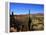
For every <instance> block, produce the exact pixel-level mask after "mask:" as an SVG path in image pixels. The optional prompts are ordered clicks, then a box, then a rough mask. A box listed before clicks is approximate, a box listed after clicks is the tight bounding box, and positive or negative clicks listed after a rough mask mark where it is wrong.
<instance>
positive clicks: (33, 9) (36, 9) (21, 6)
mask: <svg viewBox="0 0 46 35" xmlns="http://www.w3.org/2000/svg"><path fill="white" fill-rule="evenodd" d="M29 10H30V14H37V13H44V5H43V4H27V3H10V13H11V12H14V13H15V14H29Z"/></svg>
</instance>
